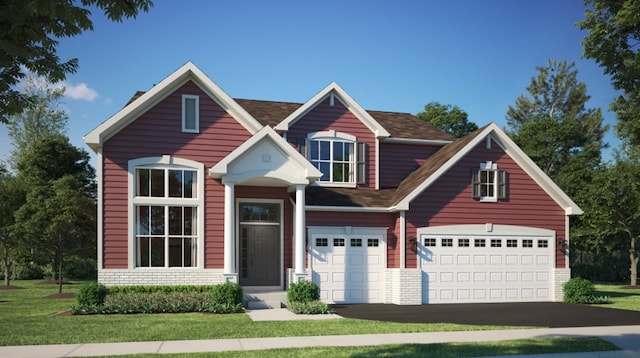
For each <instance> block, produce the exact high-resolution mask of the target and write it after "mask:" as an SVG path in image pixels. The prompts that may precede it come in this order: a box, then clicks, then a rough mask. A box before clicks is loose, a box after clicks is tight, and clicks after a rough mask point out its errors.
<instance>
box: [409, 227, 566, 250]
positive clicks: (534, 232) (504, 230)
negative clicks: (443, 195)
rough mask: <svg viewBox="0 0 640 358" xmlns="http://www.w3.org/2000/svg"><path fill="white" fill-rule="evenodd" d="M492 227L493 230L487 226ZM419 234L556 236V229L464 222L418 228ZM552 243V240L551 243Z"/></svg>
mask: <svg viewBox="0 0 640 358" xmlns="http://www.w3.org/2000/svg"><path fill="white" fill-rule="evenodd" d="M489 227H491V230H487V228H489ZM416 230H417V234H418V236H420V235H442V236H448V235H453V236H464V235H473V236H479V237H480V236H488V237H500V236H518V237H522V238H525V237H529V236H533V237H538V236H551V237H554V238H555V236H556V232H555V231H554V230H549V229H541V228H536V227H530V226H519V225H500V224H492V223H486V224H463V225H443V226H428V227H419V228H416ZM551 244H552V243H551V242H550V243H549V245H551Z"/></svg>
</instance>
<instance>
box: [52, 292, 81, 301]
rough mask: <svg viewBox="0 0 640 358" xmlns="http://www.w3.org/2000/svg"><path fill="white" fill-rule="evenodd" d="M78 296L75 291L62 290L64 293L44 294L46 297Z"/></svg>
mask: <svg viewBox="0 0 640 358" xmlns="http://www.w3.org/2000/svg"><path fill="white" fill-rule="evenodd" d="M74 297H76V294H75V293H73V292H62V293H54V294H52V295H49V296H44V298H53V299H55V298H74Z"/></svg>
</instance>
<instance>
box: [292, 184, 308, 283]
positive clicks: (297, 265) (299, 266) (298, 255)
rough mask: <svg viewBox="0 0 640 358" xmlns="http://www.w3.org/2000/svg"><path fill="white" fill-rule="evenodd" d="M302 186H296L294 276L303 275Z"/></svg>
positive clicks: (304, 226) (303, 215) (303, 204)
mask: <svg viewBox="0 0 640 358" xmlns="http://www.w3.org/2000/svg"><path fill="white" fill-rule="evenodd" d="M304 193H305V186H304V185H296V208H295V210H296V215H295V218H296V221H295V234H294V242H295V245H294V250H295V251H294V257H295V261H294V272H295V274H296V275H301V276H302V275H305V273H306V270H305V259H304V257H305V244H304V236H305V235H304V234H305V231H306V227H307V224H306V223H305V211H304V207H305V202H304Z"/></svg>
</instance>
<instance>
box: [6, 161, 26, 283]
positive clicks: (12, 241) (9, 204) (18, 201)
mask: <svg viewBox="0 0 640 358" xmlns="http://www.w3.org/2000/svg"><path fill="white" fill-rule="evenodd" d="M23 202H24V193H23V190H22V188H21V187H20V185H19V184H18V181H17V180H16V178H15V177H14V176H13V175H12V174H10V173H9V171H8V170H7V169H6V167H5V166H4V165H3V164H2V163H0V246H1V247H2V252H1V255H2V266H3V268H4V284H5V286H9V285H10V283H11V266H12V263H13V262H14V260H15V259H16V255H18V250H19V248H20V245H21V244H22V241H20V240H18V237H17V235H15V223H16V221H15V216H14V213H15V212H16V210H18V209H19V208H20V206H21V205H22V204H23Z"/></svg>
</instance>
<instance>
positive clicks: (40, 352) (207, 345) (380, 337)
mask: <svg viewBox="0 0 640 358" xmlns="http://www.w3.org/2000/svg"><path fill="white" fill-rule="evenodd" d="M248 314H249V315H250V316H251V317H252V319H254V320H291V319H332V318H333V319H339V316H335V315H314V316H304V315H294V314H292V313H291V312H289V311H287V310H286V309H282V310H260V311H257V310H256V311H251V312H248ZM594 336H597V337H601V338H603V339H606V340H608V341H610V342H612V343H613V344H615V345H617V346H618V347H620V348H622V349H624V351H611V352H592V353H570V354H554V355H534V356H528V357H550V356H553V357H565V358H569V357H576V358H578V357H579V358H590V357H640V325H639V326H601V327H571V328H544V329H518V330H500V331H464V332H437V333H397V334H364V335H340V336H312V337H276V338H241V339H211V340H197V341H160V342H126V343H88V344H59V345H38V346H6V347H0V357H3V358H18V357H38V358H54V357H85V356H86V357H89V356H99V355H114V356H115V355H123V354H141V353H157V354H170V353H196V352H222V351H244V350H247V351H248V350H262V349H274V348H300V347H329V346H332V347H335V346H371V345H383V344H406V343H412V344H415V343H418V344H429V343H447V342H481V341H501V340H511V339H526V338H548V337H594Z"/></svg>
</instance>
